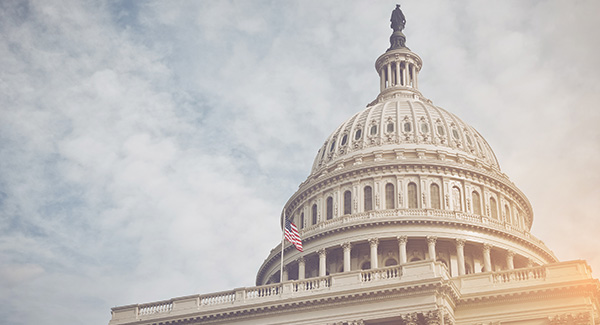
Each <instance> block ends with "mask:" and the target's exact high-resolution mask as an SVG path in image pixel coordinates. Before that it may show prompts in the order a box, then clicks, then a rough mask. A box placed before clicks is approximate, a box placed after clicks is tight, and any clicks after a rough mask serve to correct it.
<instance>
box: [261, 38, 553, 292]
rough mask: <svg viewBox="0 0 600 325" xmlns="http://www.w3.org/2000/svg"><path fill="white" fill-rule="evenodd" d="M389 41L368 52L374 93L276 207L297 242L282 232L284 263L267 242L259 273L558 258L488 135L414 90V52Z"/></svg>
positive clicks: (492, 266) (269, 278) (459, 269)
mask: <svg viewBox="0 0 600 325" xmlns="http://www.w3.org/2000/svg"><path fill="white" fill-rule="evenodd" d="M390 43H391V47H390V48H389V49H388V50H387V51H386V52H385V53H384V54H382V55H381V56H380V57H379V58H378V59H377V60H376V62H375V68H376V70H377V73H378V74H379V85H380V93H379V95H378V96H377V98H376V99H375V100H374V101H373V102H371V103H370V104H368V105H367V107H366V108H365V109H364V110H362V111H360V112H358V113H356V114H354V116H352V117H350V118H349V119H348V120H347V121H345V122H344V123H342V124H341V125H340V126H339V127H337V128H336V129H335V130H334V131H333V133H332V134H331V135H330V136H329V137H328V138H327V139H326V140H325V142H324V143H323V145H322V146H321V148H320V149H319V150H318V152H317V155H316V157H315V159H314V162H313V165H312V169H311V173H310V175H309V176H308V178H307V179H306V181H304V182H303V183H302V184H300V186H299V189H298V191H297V192H296V193H295V194H293V195H292V197H291V198H290V199H289V200H288V202H287V203H286V205H285V207H284V215H285V217H286V218H287V219H290V220H291V221H292V222H293V223H294V224H296V225H297V227H298V228H299V233H300V236H301V238H302V240H303V244H304V252H299V251H297V250H296V249H295V248H294V247H293V246H292V245H290V244H289V243H287V245H286V246H285V247H284V251H285V252H284V256H283V263H281V262H280V261H279V259H280V258H281V257H282V256H281V252H280V249H281V246H278V247H276V248H274V249H273V250H272V251H271V253H270V254H269V256H268V257H267V258H266V259H265V261H264V263H263V264H262V266H261V267H260V269H259V271H258V274H257V278H256V284H257V285H264V284H268V283H273V282H279V281H280V278H282V279H283V280H284V281H285V280H302V279H305V278H311V277H323V276H326V275H329V274H333V273H339V272H348V271H352V270H365V269H377V268H381V267H384V268H385V267H392V266H394V265H405V264H406V263H411V262H418V261H421V260H433V261H436V262H440V263H442V264H444V265H445V266H446V267H447V268H448V271H449V273H450V274H451V275H452V276H460V275H465V274H470V273H478V272H491V271H500V270H511V269H514V268H516V267H526V266H532V265H543V264H547V263H552V262H556V261H557V259H556V257H555V256H554V254H553V253H552V252H551V251H550V250H549V249H548V248H547V247H546V246H545V245H544V243H543V242H542V241H540V240H539V239H537V238H535V237H534V236H533V235H531V234H530V232H529V231H530V229H531V226H532V222H533V210H532V208H531V204H530V203H529V200H528V199H527V197H526V196H525V195H524V194H523V193H522V192H521V191H520V190H519V189H518V188H517V187H516V186H515V184H513V183H512V182H511V181H510V180H509V179H508V177H507V176H506V175H505V174H503V173H502V172H501V171H500V166H499V163H498V160H497V159H496V156H495V154H494V152H493V150H492V148H491V147H490V145H489V144H488V143H487V141H485V139H484V138H483V137H482V136H481V134H480V133H479V132H477V130H475V129H474V128H473V127H471V126H470V125H468V124H466V123H465V122H463V121H462V120H461V119H460V118H459V117H457V116H456V115H454V114H452V113H450V112H448V111H446V110H444V109H442V108H440V107H438V106H435V105H433V103H432V101H431V100H429V99H427V98H425V97H424V96H423V95H422V94H421V92H420V91H419V89H418V73H419V71H420V70H421V67H422V60H421V58H420V57H419V56H418V55H416V54H415V53H413V52H412V51H411V50H410V49H409V48H408V47H406V45H405V36H404V35H403V34H402V32H398V31H396V32H394V33H393V34H392V36H391V37H390ZM282 218H283V217H282ZM281 222H282V224H283V219H282V221H281ZM281 265H284V266H285V267H284V268H283V270H284V273H283V274H281V271H280V266H281Z"/></svg>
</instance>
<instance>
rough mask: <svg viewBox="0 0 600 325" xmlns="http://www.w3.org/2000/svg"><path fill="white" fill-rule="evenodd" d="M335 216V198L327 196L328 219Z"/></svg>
mask: <svg viewBox="0 0 600 325" xmlns="http://www.w3.org/2000/svg"><path fill="white" fill-rule="evenodd" d="M332 218H333V198H332V197H331V196H330V197H328V198H327V220H330V219H332Z"/></svg>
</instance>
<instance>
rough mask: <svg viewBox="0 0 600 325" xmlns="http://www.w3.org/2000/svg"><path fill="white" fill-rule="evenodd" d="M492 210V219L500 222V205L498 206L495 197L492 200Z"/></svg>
mask: <svg viewBox="0 0 600 325" xmlns="http://www.w3.org/2000/svg"><path fill="white" fill-rule="evenodd" d="M490 210H491V211H490V212H491V213H492V218H494V219H496V220H498V205H497V204H496V199H494V198H493V197H491V198H490Z"/></svg>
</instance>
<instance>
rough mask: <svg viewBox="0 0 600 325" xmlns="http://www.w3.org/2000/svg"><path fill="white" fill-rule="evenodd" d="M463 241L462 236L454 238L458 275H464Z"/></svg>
mask: <svg viewBox="0 0 600 325" xmlns="http://www.w3.org/2000/svg"><path fill="white" fill-rule="evenodd" d="M465 242H466V240H464V239H462V238H457V239H456V256H457V259H458V261H457V262H458V275H465Z"/></svg>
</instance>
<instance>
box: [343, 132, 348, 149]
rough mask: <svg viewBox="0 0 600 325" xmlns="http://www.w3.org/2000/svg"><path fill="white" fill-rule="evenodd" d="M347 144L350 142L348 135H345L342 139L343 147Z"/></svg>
mask: <svg viewBox="0 0 600 325" xmlns="http://www.w3.org/2000/svg"><path fill="white" fill-rule="evenodd" d="M346 142H348V135H347V134H344V136H343V137H342V146H345V145H346Z"/></svg>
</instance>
